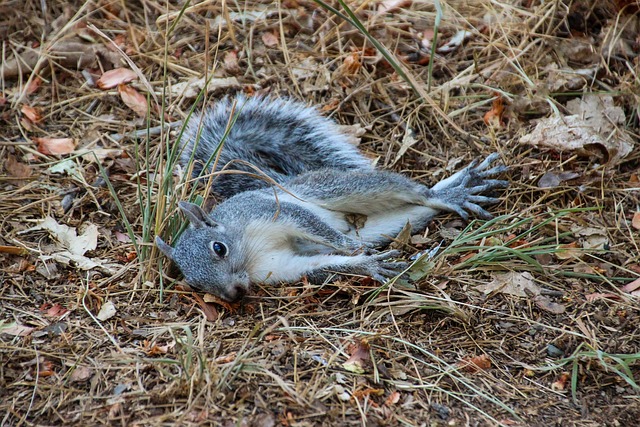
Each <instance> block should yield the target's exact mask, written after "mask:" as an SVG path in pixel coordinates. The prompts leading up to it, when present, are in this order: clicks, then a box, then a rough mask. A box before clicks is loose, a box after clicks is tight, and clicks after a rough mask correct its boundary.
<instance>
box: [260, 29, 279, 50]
mask: <svg viewBox="0 0 640 427" xmlns="http://www.w3.org/2000/svg"><path fill="white" fill-rule="evenodd" d="M278 42H279V38H278V35H277V34H276V33H275V31H265V32H264V33H262V43H264V45H265V46H266V47H276V46H278Z"/></svg>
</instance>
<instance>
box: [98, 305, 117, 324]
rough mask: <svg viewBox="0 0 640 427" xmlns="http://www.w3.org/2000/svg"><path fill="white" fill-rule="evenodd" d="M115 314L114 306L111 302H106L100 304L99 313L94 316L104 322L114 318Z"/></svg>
mask: <svg viewBox="0 0 640 427" xmlns="http://www.w3.org/2000/svg"><path fill="white" fill-rule="evenodd" d="M116 312H117V310H116V306H115V304H114V303H113V302H112V301H106V302H105V303H104V304H102V307H100V311H99V312H98V314H97V315H96V318H97V319H98V320H101V321H103V322H104V321H105V320H108V319H111V318H112V317H113V316H115V315H116Z"/></svg>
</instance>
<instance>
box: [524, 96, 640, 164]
mask: <svg viewBox="0 0 640 427" xmlns="http://www.w3.org/2000/svg"><path fill="white" fill-rule="evenodd" d="M567 109H568V110H569V111H570V112H571V113H573V115H570V116H563V117H557V116H554V117H549V118H546V119H542V120H540V121H538V124H537V125H536V127H535V129H534V130H533V131H532V132H531V133H529V134H527V135H524V136H523V137H521V138H520V143H523V144H531V145H534V146H538V147H549V148H552V149H554V150H559V151H571V152H573V151H575V152H577V153H580V154H583V155H596V156H597V157H599V158H601V159H602V161H603V162H604V163H606V162H609V163H611V164H616V163H619V162H620V161H621V160H622V159H624V158H625V157H626V156H627V155H628V154H629V153H631V151H632V149H633V141H631V139H630V138H629V136H628V135H627V134H625V133H624V131H623V130H621V128H623V127H624V123H625V115H624V110H623V109H622V108H620V107H616V106H615V105H614V104H613V98H612V97H611V96H603V97H600V96H598V95H594V94H586V95H585V96H584V97H583V98H582V99H574V100H571V101H569V102H567Z"/></svg>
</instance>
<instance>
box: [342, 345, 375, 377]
mask: <svg viewBox="0 0 640 427" xmlns="http://www.w3.org/2000/svg"><path fill="white" fill-rule="evenodd" d="M370 349H371V347H370V346H369V341H368V340H367V339H366V338H362V339H361V340H360V341H358V342H357V343H353V344H349V346H348V347H347V351H348V353H349V355H350V356H349V359H347V361H346V362H344V363H343V364H342V367H343V368H344V369H346V370H347V371H349V372H353V373H354V374H364V373H365V372H366V371H367V369H368V368H370V366H371V354H370Z"/></svg>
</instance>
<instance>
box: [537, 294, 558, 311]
mask: <svg viewBox="0 0 640 427" xmlns="http://www.w3.org/2000/svg"><path fill="white" fill-rule="evenodd" d="M533 302H535V304H536V305H537V306H538V307H539V308H541V309H542V310H544V311H548V312H549V313H553V314H562V313H564V311H565V306H564V305H563V304H558V303H555V302H553V301H551V299H550V298H549V297H547V296H545V295H538V296H536V297H534V298H533Z"/></svg>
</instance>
